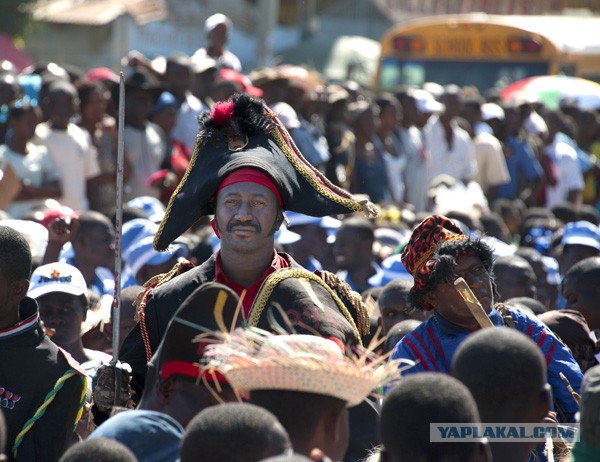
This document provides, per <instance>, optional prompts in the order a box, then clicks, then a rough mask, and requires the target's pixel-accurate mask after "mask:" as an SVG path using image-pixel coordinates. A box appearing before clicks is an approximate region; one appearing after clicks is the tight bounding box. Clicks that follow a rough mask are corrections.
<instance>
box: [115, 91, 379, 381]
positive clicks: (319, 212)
mask: <svg viewBox="0 0 600 462" xmlns="http://www.w3.org/2000/svg"><path fill="white" fill-rule="evenodd" d="M284 209H285V210H291V211H296V212H300V213H304V214H307V215H312V216H325V215H335V214H344V213H351V212H357V211H362V210H365V211H366V212H368V213H376V209H375V208H374V207H373V206H372V204H370V203H368V202H361V203H359V202H358V201H357V200H355V199H354V197H353V196H351V195H350V194H349V193H347V192H346V191H344V190H342V189H340V188H338V187H336V186H334V185H333V184H331V183H330V182H329V181H328V180H327V179H326V178H325V177H324V176H323V175H321V174H320V173H319V172H318V171H317V170H316V169H315V168H314V167H312V166H311V165H310V164H309V163H308V162H307V161H306V160H305V159H304V157H303V156H302V154H301V153H300V152H299V151H298V150H297V148H296V147H295V145H294V144H293V142H292V141H291V138H290V136H289V134H288V133H287V131H286V130H285V128H284V127H283V125H282V124H281V122H280V121H279V120H278V119H277V118H276V117H275V115H274V114H273V113H272V112H271V111H270V110H269V109H268V107H267V106H266V105H265V104H264V102H263V101H261V100H258V99H255V98H252V97H250V96H248V95H246V94H239V95H235V96H234V97H233V98H232V99H231V100H229V101H226V102H222V103H218V104H217V105H216V106H215V108H214V109H213V110H212V112H211V113H210V114H209V113H206V114H205V115H204V116H203V118H202V119H201V120H200V134H199V137H198V141H197V145H196V149H195V152H194V155H193V157H192V159H191V161H190V167H189V168H188V171H187V173H186V176H185V177H184V179H183V180H182V182H181V183H180V184H179V186H178V187H177V189H176V191H175V193H174V194H173V196H172V198H171V201H170V203H169V206H168V208H167V212H166V214H165V217H164V219H163V221H162V223H161V225H160V227H159V230H158V232H157V233H156V236H155V240H154V246H155V248H156V249H157V250H165V249H166V248H167V247H168V246H169V245H170V244H171V243H172V242H173V241H174V240H175V239H177V237H179V236H180V235H181V234H182V233H183V232H184V231H185V230H186V229H187V228H189V227H190V226H191V225H192V224H193V223H194V222H195V221H196V220H198V219H199V218H200V217H202V216H206V215H209V214H210V215H214V219H213V221H212V224H213V228H214V230H215V232H216V234H217V236H219V237H220V239H221V248H220V250H219V251H218V252H216V253H215V254H213V255H212V256H211V257H210V258H209V259H208V260H207V261H206V262H204V263H203V264H202V265H200V266H198V267H196V268H193V269H190V270H189V271H187V270H188V269H189V265H185V264H180V265H178V266H176V267H175V268H174V270H172V271H171V272H170V273H169V277H167V278H164V279H162V280H161V281H160V282H159V283H158V284H157V285H156V287H152V288H149V289H148V290H147V292H146V294H145V296H144V298H143V300H142V301H141V304H140V307H139V308H140V323H139V325H138V326H136V328H135V329H134V330H133V331H132V332H131V333H130V335H129V336H128V337H127V339H126V340H125V342H124V343H123V347H122V351H121V355H120V359H121V360H122V361H124V362H127V363H129V364H130V365H131V367H132V370H133V383H132V385H133V388H134V389H137V390H139V389H141V388H142V387H143V381H144V374H145V371H146V361H147V359H149V358H150V356H151V355H152V353H153V352H154V351H156V348H157V346H158V344H159V343H160V340H161V338H162V336H163V335H164V332H165V329H166V326H167V325H168V323H169V321H170V319H171V317H172V316H173V314H174V313H175V311H176V310H177V308H178V307H179V306H180V305H181V303H182V302H183V301H184V300H185V299H186V298H187V297H188V296H189V295H190V294H191V293H192V292H193V291H194V290H195V289H196V288H197V287H198V286H200V285H201V284H203V283H205V282H208V281H216V282H219V283H221V284H225V285H226V286H228V287H230V288H231V289H233V290H234V292H236V293H237V294H238V295H239V296H240V298H241V299H242V307H243V316H244V319H246V320H247V321H248V323H249V324H250V325H257V326H259V327H263V328H266V329H270V328H271V325H272V324H270V321H268V320H267V318H268V317H269V316H271V318H273V316H274V318H273V319H276V320H277V322H278V323H279V324H281V325H285V324H286V323H291V324H292V325H294V326H295V329H296V330H297V331H299V332H302V331H306V333H308V331H311V332H312V333H314V331H315V330H316V331H317V332H319V334H320V335H323V336H325V337H332V338H336V339H338V340H340V341H341V342H342V343H344V344H347V343H356V342H360V336H361V335H364V333H365V332H367V331H368V322H365V318H364V314H365V313H366V311H365V312H364V313H363V310H364V306H363V305H361V304H359V303H357V302H356V300H357V299H356V297H355V294H354V293H353V292H352V291H351V290H349V288H348V287H347V286H346V285H345V284H344V283H343V282H341V281H339V280H337V279H336V278H335V276H333V275H331V274H324V276H323V277H321V275H315V274H314V273H310V272H308V271H306V270H304V269H303V268H302V267H300V265H298V264H297V263H296V262H295V261H294V260H293V259H292V258H290V257H289V256H288V255H286V254H284V253H278V252H276V251H275V247H274V234H275V232H276V231H277V230H278V229H279V226H280V225H281V223H282V222H283V220H284V215H283V211H284ZM280 270H285V271H286V272H285V273H277V272H278V271H280ZM275 273H277V277H275ZM283 275H284V276H283ZM173 276H176V277H173ZM289 277H301V278H304V279H306V281H307V284H308V286H306V285H305V286H304V289H302V291H303V293H304V295H306V294H308V295H309V296H307V297H306V299H307V300H308V301H309V302H310V300H312V301H313V302H312V303H308V304H307V305H311V306H307V307H306V308H304V309H303V310H301V311H300V312H294V316H292V315H291V314H290V313H286V314H287V319H286V316H283V315H282V313H281V310H279V309H273V308H272V307H266V308H265V305H264V304H260V303H259V302H260V301H261V300H264V299H266V297H267V296H268V293H266V292H267V290H273V289H272V288H273V287H274V286H275V285H277V284H278V281H279V280H283V279H286V278H289ZM278 278H280V279H278ZM309 286H310V287H309ZM267 288H269V289H267ZM332 290H334V291H336V290H339V292H340V296H339V298H338V299H342V300H344V301H348V303H347V305H348V309H346V308H345V306H342V305H337V306H333V307H332V306H331V305H330V304H328V303H327V302H323V301H322V300H325V299H326V298H327V296H329V299H331V296H330V295H329V292H331V291H332ZM261 291H262V292H265V293H261ZM313 295H314V296H313ZM255 301H256V303H258V304H259V305H260V310H259V309H258V308H254V305H255ZM281 305H282V307H283V310H284V311H285V310H286V309H288V308H287V306H286V303H282V304H281ZM312 305H314V307H313V306H312ZM253 308H254V309H253ZM313 308H314V309H313ZM298 314H299V315H298ZM366 319H367V320H368V317H367V318H366ZM271 320H272V319H271ZM357 326H358V327H357Z"/></svg>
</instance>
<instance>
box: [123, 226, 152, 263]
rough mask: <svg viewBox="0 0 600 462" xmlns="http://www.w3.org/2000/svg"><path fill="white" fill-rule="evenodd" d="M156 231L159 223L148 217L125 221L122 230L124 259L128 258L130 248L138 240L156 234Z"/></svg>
mask: <svg viewBox="0 0 600 462" xmlns="http://www.w3.org/2000/svg"><path fill="white" fill-rule="evenodd" d="M156 231H158V225H157V224H156V223H154V222H153V221H150V220H148V219H146V218H134V219H133V220H130V221H128V222H126V223H123V229H122V231H121V253H122V255H123V259H124V260H127V258H128V256H129V250H130V249H131V248H132V247H133V245H134V244H135V243H136V242H137V241H139V240H140V239H142V238H144V237H146V236H154V233H156Z"/></svg>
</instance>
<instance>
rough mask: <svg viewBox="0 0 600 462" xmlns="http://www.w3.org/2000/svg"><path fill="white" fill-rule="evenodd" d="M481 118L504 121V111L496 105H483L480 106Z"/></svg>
mask: <svg viewBox="0 0 600 462" xmlns="http://www.w3.org/2000/svg"><path fill="white" fill-rule="evenodd" d="M481 118H482V119H483V120H490V119H498V120H504V109H502V108H501V107H500V106H499V105H497V104H496V103H485V104H482V105H481Z"/></svg>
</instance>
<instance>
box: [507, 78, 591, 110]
mask: <svg viewBox="0 0 600 462" xmlns="http://www.w3.org/2000/svg"><path fill="white" fill-rule="evenodd" d="M500 97H501V98H502V100H503V101H513V100H519V99H523V100H530V99H536V100H539V101H541V102H542V103H543V104H544V105H545V106H546V107H547V108H548V109H558V107H559V105H560V102H561V100H563V99H571V100H573V101H575V102H576V103H577V105H578V106H579V107H580V108H581V109H590V110H594V109H600V84H598V83H596V82H593V81H591V80H586V79H581V78H579V77H571V76H566V75H542V76H538V77H528V78H526V79H523V80H519V81H517V82H514V83H511V84H510V85H508V86H506V87H505V88H504V89H503V90H502V91H501V92H500Z"/></svg>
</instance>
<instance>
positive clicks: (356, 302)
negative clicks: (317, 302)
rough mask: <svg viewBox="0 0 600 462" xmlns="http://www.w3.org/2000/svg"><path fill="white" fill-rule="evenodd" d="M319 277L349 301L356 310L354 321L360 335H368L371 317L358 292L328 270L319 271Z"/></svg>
mask: <svg viewBox="0 0 600 462" xmlns="http://www.w3.org/2000/svg"><path fill="white" fill-rule="evenodd" d="M321 278H322V279H323V281H325V284H327V285H328V286H329V287H331V288H332V289H337V290H338V291H339V292H341V294H342V295H343V296H344V297H345V298H346V299H347V300H348V301H349V302H350V304H351V305H352V307H353V308H354V311H356V323H357V327H358V331H359V332H360V335H368V334H369V332H371V318H370V317H369V312H368V310H367V307H366V305H365V304H364V302H363V301H362V298H361V297H360V294H359V293H358V292H356V291H354V290H352V288H351V287H350V285H349V284H348V283H347V282H346V281H344V280H343V279H340V278H339V277H338V276H336V275H335V274H333V273H330V272H329V271H321Z"/></svg>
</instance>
